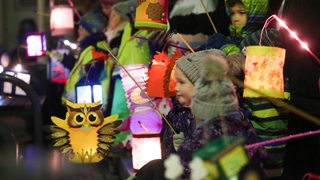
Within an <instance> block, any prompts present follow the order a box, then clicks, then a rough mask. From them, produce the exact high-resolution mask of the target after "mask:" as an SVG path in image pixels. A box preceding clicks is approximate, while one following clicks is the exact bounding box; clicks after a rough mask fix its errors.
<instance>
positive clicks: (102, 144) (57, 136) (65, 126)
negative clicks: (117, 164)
mask: <svg viewBox="0 0 320 180" xmlns="http://www.w3.org/2000/svg"><path fill="white" fill-rule="evenodd" d="M66 105H67V113H66V118H65V119H60V118H58V117H54V116H52V117H51V120H52V122H53V123H54V124H55V125H49V126H47V127H46V130H47V131H49V133H50V136H49V138H50V139H52V140H53V141H54V145H53V146H54V147H57V148H59V149H60V150H61V152H62V153H63V154H65V155H66V156H67V157H68V159H69V160H70V161H71V162H74V163H96V162H99V161H101V160H102V159H103V158H104V157H105V156H106V155H107V154H108V153H109V151H110V148H111V146H112V144H113V142H114V138H115V136H114V135H115V134H118V133H119V131H118V130H117V129H116V128H117V127H118V126H119V125H120V124H121V121H119V120H117V118H118V115H117V114H116V115H112V116H109V117H106V118H104V116H103V113H102V110H101V107H102V104H101V103H100V102H95V103H81V104H74V103H72V102H70V101H67V104H66Z"/></svg>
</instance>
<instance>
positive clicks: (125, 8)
mask: <svg viewBox="0 0 320 180" xmlns="http://www.w3.org/2000/svg"><path fill="white" fill-rule="evenodd" d="M112 9H113V10H115V11H117V12H118V13H119V15H120V16H121V17H122V18H123V19H125V20H128V19H129V18H128V14H129V3H128V2H127V1H125V2H119V3H116V4H114V5H113V6H112Z"/></svg>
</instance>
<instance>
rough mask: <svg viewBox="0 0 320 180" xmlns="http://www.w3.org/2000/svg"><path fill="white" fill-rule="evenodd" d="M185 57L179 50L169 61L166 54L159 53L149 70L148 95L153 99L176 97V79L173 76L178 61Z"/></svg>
mask: <svg viewBox="0 0 320 180" xmlns="http://www.w3.org/2000/svg"><path fill="white" fill-rule="evenodd" d="M181 56H183V54H182V53H181V51H180V50H177V51H176V52H175V54H173V55H172V58H171V59H169V57H168V56H167V54H166V53H164V52H157V54H156V55H155V56H154V58H153V60H152V65H151V67H150V69H149V72H148V75H149V79H148V83H147V94H148V95H149V96H153V97H172V96H174V95H175V91H174V87H175V84H176V83H175V79H174V77H173V76H171V74H172V70H173V67H174V65H175V62H176V60H177V59H178V58H179V57H181Z"/></svg>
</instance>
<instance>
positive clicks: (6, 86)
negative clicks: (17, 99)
mask: <svg viewBox="0 0 320 180" xmlns="http://www.w3.org/2000/svg"><path fill="white" fill-rule="evenodd" d="M4 73H5V74H8V75H11V76H14V77H16V78H19V79H21V80H22V81H24V82H25V83H27V84H30V80H31V75H30V74H28V73H25V72H17V71H12V70H10V71H4ZM2 91H3V93H5V94H10V95H20V96H25V95H26V93H25V92H24V91H23V90H22V89H21V88H20V87H17V86H15V85H13V84H12V83H10V82H4V83H3V89H2Z"/></svg>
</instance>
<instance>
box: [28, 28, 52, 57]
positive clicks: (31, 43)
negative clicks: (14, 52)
mask: <svg viewBox="0 0 320 180" xmlns="http://www.w3.org/2000/svg"><path fill="white" fill-rule="evenodd" d="M25 45H26V49H27V51H26V53H27V54H26V55H27V57H41V56H44V55H45V54H46V50H47V43H46V36H45V34H44V33H32V34H27V35H26V38H25Z"/></svg>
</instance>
